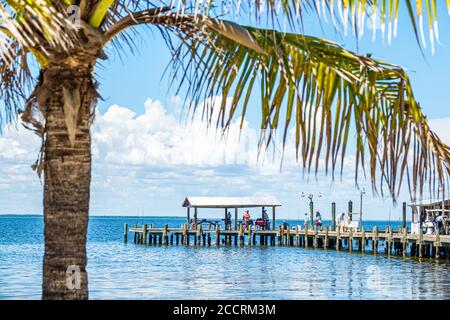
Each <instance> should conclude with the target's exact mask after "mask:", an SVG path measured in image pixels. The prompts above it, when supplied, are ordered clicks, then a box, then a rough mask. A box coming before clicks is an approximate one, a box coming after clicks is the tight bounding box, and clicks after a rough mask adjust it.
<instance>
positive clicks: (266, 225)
mask: <svg viewBox="0 0 450 320" xmlns="http://www.w3.org/2000/svg"><path fill="white" fill-rule="evenodd" d="M262 220H263V222H264V226H263V230H269V229H270V225H269V215H268V214H267V210H266V209H264V210H263V212H262Z"/></svg>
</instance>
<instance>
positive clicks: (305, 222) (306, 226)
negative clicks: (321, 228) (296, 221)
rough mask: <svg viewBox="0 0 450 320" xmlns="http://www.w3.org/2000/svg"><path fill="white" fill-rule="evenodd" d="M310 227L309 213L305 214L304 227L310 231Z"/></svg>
mask: <svg viewBox="0 0 450 320" xmlns="http://www.w3.org/2000/svg"><path fill="white" fill-rule="evenodd" d="M308 225H309V216H308V213H305V219H304V222H303V226H304V228H305V229H308Z"/></svg>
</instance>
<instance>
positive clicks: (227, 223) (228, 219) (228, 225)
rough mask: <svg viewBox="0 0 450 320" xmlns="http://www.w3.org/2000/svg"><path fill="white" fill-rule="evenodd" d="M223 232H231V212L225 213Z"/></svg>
mask: <svg viewBox="0 0 450 320" xmlns="http://www.w3.org/2000/svg"><path fill="white" fill-rule="evenodd" d="M225 230H231V212H230V211H228V212H227V217H226V219H225Z"/></svg>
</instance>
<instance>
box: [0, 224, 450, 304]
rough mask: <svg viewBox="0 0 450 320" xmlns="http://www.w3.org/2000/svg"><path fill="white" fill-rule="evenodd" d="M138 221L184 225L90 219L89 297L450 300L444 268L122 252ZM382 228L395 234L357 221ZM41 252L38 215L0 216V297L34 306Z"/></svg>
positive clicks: (249, 252) (332, 258)
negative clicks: (128, 229) (126, 229)
mask: <svg viewBox="0 0 450 320" xmlns="http://www.w3.org/2000/svg"><path fill="white" fill-rule="evenodd" d="M137 222H138V223H142V222H145V223H153V225H154V226H163V225H164V223H168V224H169V226H170V227H175V226H179V225H180V224H181V223H184V222H185V220H184V218H174V217H154V218H145V219H142V218H139V219H136V218H133V217H91V218H90V222H89V235H88V245H87V246H88V259H89V260H88V274H89V289H90V298H91V299H450V280H449V276H450V265H449V263H448V262H446V261H436V260H428V259H424V260H422V261H418V260H417V259H415V258H406V259H403V258H401V257H395V256H391V257H387V256H385V255H378V256H374V255H372V254H370V253H366V254H360V253H348V252H345V251H340V252H336V251H335V250H321V249H316V250H314V249H305V248H296V247H281V248H279V247H265V248H264V247H263V248H261V247H245V248H240V247H223V246H221V247H219V248H217V247H214V246H211V247H193V246H191V247H185V246H178V247H176V246H167V247H165V246H141V245H135V244H134V243H133V241H132V239H130V240H131V241H129V242H128V243H127V244H125V243H124V242H123V238H122V232H123V224H124V223H128V224H130V225H131V224H134V223H137ZM290 223H291V225H295V224H296V222H295V221H290ZM389 224H390V225H391V226H392V227H394V228H396V227H397V226H398V222H394V223H392V222H391V223H389V222H387V221H377V222H373V221H372V222H365V223H364V225H365V227H366V228H371V227H372V226H373V225H379V226H380V227H383V228H384V227H385V226H386V225H389ZM131 237H132V236H131V235H130V236H129V238H131ZM43 248H44V245H43V218H42V216H13V215H10V216H6V215H5V216H0V299H40V297H41V281H42V258H43Z"/></svg>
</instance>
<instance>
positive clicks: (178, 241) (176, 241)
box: [175, 233, 180, 246]
mask: <svg viewBox="0 0 450 320" xmlns="http://www.w3.org/2000/svg"><path fill="white" fill-rule="evenodd" d="M179 236H180V235H179V234H178V233H175V244H176V245H177V246H178V245H179V244H180V239H179V238H180V237H179Z"/></svg>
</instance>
